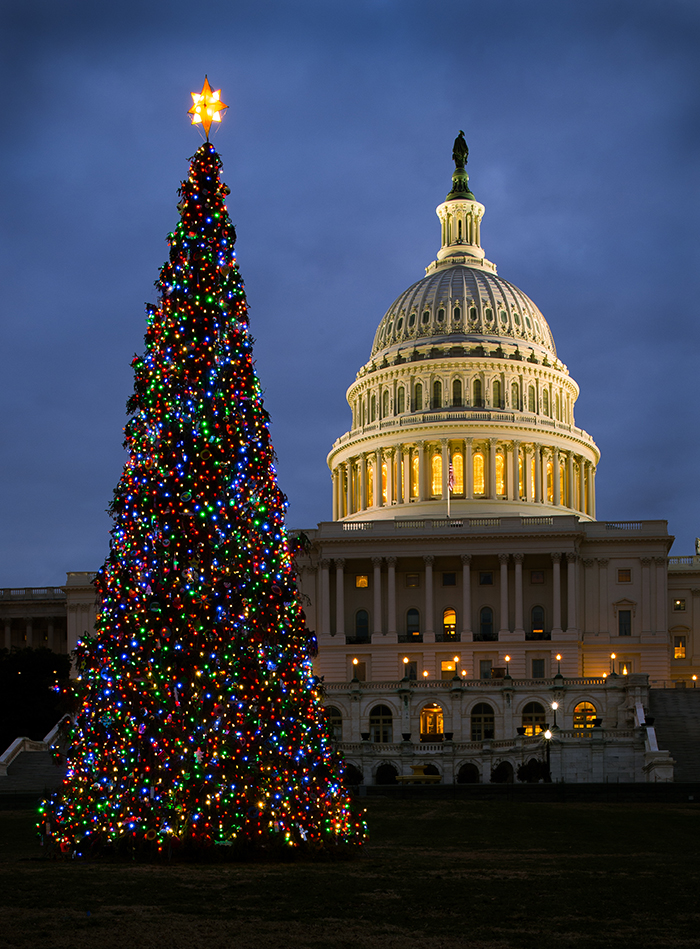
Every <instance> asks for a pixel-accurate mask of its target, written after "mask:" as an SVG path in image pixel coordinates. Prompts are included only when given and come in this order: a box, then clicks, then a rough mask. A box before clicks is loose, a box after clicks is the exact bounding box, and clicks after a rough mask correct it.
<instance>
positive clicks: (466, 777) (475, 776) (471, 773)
mask: <svg viewBox="0 0 700 949" xmlns="http://www.w3.org/2000/svg"><path fill="white" fill-rule="evenodd" d="M480 781H481V775H480V774H479V769H478V768H477V766H476V765H475V764H472V762H471V761H468V762H467V763H466V764H463V765H462V767H461V768H460V769H459V771H458V772H457V784H479V782H480Z"/></svg>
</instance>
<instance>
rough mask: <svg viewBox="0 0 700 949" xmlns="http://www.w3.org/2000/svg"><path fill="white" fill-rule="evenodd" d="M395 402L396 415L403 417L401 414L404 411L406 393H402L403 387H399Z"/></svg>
mask: <svg viewBox="0 0 700 949" xmlns="http://www.w3.org/2000/svg"><path fill="white" fill-rule="evenodd" d="M396 401H397V409H398V414H399V415H403V413H404V412H405V411H406V393H405V392H404V388H403V386H401V388H400V389H399V392H398V396H397V400H396Z"/></svg>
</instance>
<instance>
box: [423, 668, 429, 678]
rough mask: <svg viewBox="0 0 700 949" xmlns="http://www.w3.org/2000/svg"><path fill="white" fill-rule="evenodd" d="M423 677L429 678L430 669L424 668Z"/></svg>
mask: <svg viewBox="0 0 700 949" xmlns="http://www.w3.org/2000/svg"><path fill="white" fill-rule="evenodd" d="M423 677H424V678H425V679H427V678H428V670H427V669H424V670H423Z"/></svg>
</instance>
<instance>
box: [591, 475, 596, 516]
mask: <svg viewBox="0 0 700 949" xmlns="http://www.w3.org/2000/svg"><path fill="white" fill-rule="evenodd" d="M591 508H592V510H591V517H595V468H594V467H593V465H591Z"/></svg>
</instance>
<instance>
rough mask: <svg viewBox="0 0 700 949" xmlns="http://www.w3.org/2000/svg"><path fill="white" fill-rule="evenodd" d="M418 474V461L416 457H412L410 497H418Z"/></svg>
mask: <svg viewBox="0 0 700 949" xmlns="http://www.w3.org/2000/svg"><path fill="white" fill-rule="evenodd" d="M419 473H420V462H419V461H418V455H414V456H413V461H412V462H411V497H412V498H417V497H418V480H419V477H418V476H419Z"/></svg>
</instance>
